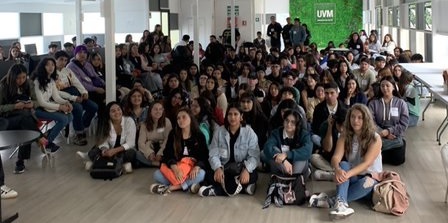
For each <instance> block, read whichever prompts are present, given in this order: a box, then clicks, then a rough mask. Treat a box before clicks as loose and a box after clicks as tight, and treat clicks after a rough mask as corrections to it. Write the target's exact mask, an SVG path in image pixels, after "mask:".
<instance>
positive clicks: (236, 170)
mask: <svg viewBox="0 0 448 223" xmlns="http://www.w3.org/2000/svg"><path fill="white" fill-rule="evenodd" d="M241 171H243V163H242V162H240V163H237V162H232V163H226V164H225V165H224V173H225V174H226V175H230V176H238V175H240V173H241Z"/></svg>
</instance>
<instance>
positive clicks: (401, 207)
mask: <svg viewBox="0 0 448 223" xmlns="http://www.w3.org/2000/svg"><path fill="white" fill-rule="evenodd" d="M381 175H382V177H383V178H382V181H381V182H379V183H378V184H377V185H375V186H374V188H373V196H372V201H373V210H375V211H378V212H383V213H388V214H393V215H396V216H401V215H403V214H404V212H405V211H406V209H408V207H409V195H408V193H407V191H406V186H405V185H404V183H403V182H402V181H401V179H400V175H398V173H396V172H393V171H385V172H382V173H381Z"/></svg>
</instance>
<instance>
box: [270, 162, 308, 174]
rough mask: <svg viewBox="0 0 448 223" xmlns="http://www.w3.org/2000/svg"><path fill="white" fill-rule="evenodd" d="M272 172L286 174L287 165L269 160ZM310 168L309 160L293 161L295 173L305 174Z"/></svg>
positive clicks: (293, 171)
mask: <svg viewBox="0 0 448 223" xmlns="http://www.w3.org/2000/svg"><path fill="white" fill-rule="evenodd" d="M269 166H270V167H271V172H272V173H273V174H277V175H281V176H284V175H286V171H285V167H284V166H283V164H279V163H276V162H275V160H271V161H270V162H269ZM307 170H308V161H296V162H294V163H292V173H293V174H304V173H305V171H307Z"/></svg>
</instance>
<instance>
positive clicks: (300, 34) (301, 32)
mask: <svg viewBox="0 0 448 223" xmlns="http://www.w3.org/2000/svg"><path fill="white" fill-rule="evenodd" d="M289 35H290V39H291V44H292V46H293V47H294V48H296V47H298V46H300V48H301V49H302V51H303V50H304V48H303V46H304V43H305V40H306V30H305V28H304V27H303V26H301V25H300V19H299V18H295V19H294V25H293V26H292V27H291V29H290V30H289Z"/></svg>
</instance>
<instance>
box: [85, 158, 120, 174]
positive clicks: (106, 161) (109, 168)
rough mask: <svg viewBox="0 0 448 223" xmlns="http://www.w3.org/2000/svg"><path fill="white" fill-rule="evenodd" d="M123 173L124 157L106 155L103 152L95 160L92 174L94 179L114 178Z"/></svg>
mask: <svg viewBox="0 0 448 223" xmlns="http://www.w3.org/2000/svg"><path fill="white" fill-rule="evenodd" d="M122 174H123V157H122V156H114V157H104V156H102V155H101V154H99V155H98V156H96V158H95V159H94V160H93V165H92V169H91V170H90V176H91V177H92V178H93V179H102V180H112V179H114V178H117V177H119V176H121V175H122Z"/></svg>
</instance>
